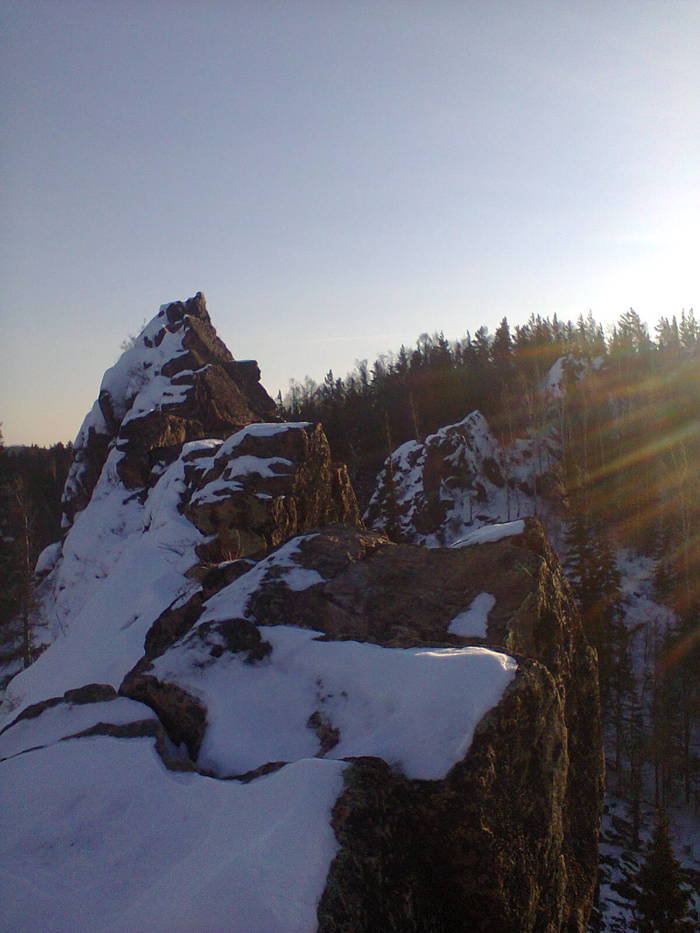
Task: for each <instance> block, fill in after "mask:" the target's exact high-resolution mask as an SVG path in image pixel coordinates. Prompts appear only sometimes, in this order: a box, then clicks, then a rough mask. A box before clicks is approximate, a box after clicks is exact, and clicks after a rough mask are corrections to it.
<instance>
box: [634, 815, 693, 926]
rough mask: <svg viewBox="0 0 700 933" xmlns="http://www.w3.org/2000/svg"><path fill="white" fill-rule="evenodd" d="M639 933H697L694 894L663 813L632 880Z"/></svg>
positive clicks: (657, 816) (658, 816)
mask: <svg viewBox="0 0 700 933" xmlns="http://www.w3.org/2000/svg"><path fill="white" fill-rule="evenodd" d="M630 880H631V882H632V898H633V903H634V913H635V929H636V930H638V931H639V933H685V931H691V930H697V926H696V924H695V923H694V922H693V921H692V920H691V919H690V918H689V916H688V904H689V902H690V894H689V892H688V891H687V890H686V889H685V887H684V884H683V871H682V869H681V866H680V863H679V862H678V859H677V858H676V857H675V855H674V853H673V848H672V847H671V840H670V839H669V835H668V820H667V818H666V814H665V812H664V810H663V809H661V808H659V810H658V811H657V814H656V826H655V828H654V835H653V837H652V839H651V842H650V843H649V847H648V850H647V855H646V858H645V860H644V863H643V864H642V867H641V868H640V869H639V871H638V872H637V873H636V874H635V875H634V876H633V877H632V878H631V879H630Z"/></svg>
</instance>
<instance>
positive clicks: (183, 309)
mask: <svg viewBox="0 0 700 933" xmlns="http://www.w3.org/2000/svg"><path fill="white" fill-rule="evenodd" d="M259 380H260V370H259V369H258V366H257V363H255V362H254V361H243V362H238V361H236V360H234V359H233V357H232V356H231V354H230V352H229V351H228V349H227V348H226V346H225V344H224V343H223V342H222V341H221V340H220V339H219V337H218V336H217V334H216V331H215V329H214V327H213V326H212V323H211V320H210V318H209V314H208V312H207V308H206V302H205V299H204V295H202V293H201V292H198V293H197V294H196V295H195V296H194V298H190V299H188V300H187V301H184V302H182V301H176V302H172V303H171V304H168V305H164V306H163V307H162V308H161V310H160V311H159V313H158V314H157V315H156V317H155V318H154V319H153V320H152V321H151V322H150V324H148V325H147V327H146V328H144V330H143V332H142V333H141V335H140V336H139V337H138V338H137V340H136V342H135V345H134V346H133V347H131V348H130V349H128V350H127V351H125V353H124V354H123V355H122V357H121V358H120V360H119V361H118V362H117V364H115V366H113V367H112V369H110V370H108V371H107V373H106V374H105V377H104V379H103V382H102V387H101V389H100V394H99V397H98V400H97V402H96V403H95V405H94V406H93V410H92V412H91V413H90V414H89V415H88V417H87V418H86V419H85V422H84V423H83V426H82V428H81V430H80V432H79V434H78V437H77V438H76V442H75V454H74V464H73V467H72V469H71V474H70V476H69V478H68V482H67V483H66V489H65V492H64V498H63V507H64V512H65V514H66V516H67V519H68V520H69V521H72V519H73V517H74V516H75V514H76V513H77V512H79V511H80V510H81V509H83V508H85V506H86V505H87V504H88V502H89V500H90V496H91V494H92V491H93V489H94V488H95V484H96V483H97V480H98V478H99V475H100V472H101V470H102V467H103V465H104V462H105V459H106V456H107V452H108V448H109V447H110V445H111V444H112V443H113V442H116V445H117V448H118V449H119V450H120V451H122V452H123V454H124V456H123V457H122V459H121V461H120V463H119V466H118V471H119V475H120V477H121V479H122V481H123V482H124V485H125V486H127V488H131V489H136V488H138V487H142V486H145V485H147V484H148V482H149V478H150V473H151V469H152V468H153V466H154V465H155V464H157V463H158V462H164V463H167V462H170V461H171V460H172V459H173V458H174V456H176V455H177V453H178V452H179V449H180V447H181V445H182V444H183V443H185V442H186V441H191V440H195V439H198V438H204V437H226V436H227V435H228V434H231V433H232V432H233V431H235V430H237V429H239V428H241V427H243V426H244V425H246V424H251V423H253V422H258V421H277V420H278V418H277V416H276V414H275V403H274V401H273V400H272V399H271V398H270V396H269V395H268V394H267V392H266V391H265V390H264V389H263V388H262V386H261V385H260V382H259Z"/></svg>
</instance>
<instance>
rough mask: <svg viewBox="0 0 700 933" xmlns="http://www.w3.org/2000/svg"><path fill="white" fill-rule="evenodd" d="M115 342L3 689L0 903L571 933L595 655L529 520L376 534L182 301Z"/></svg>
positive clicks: (363, 930) (253, 921)
mask: <svg viewBox="0 0 700 933" xmlns="http://www.w3.org/2000/svg"><path fill="white" fill-rule="evenodd" d="M156 341H158V342H156ZM149 342H150V343H149ZM137 348H138V353H136V354H134V351H133V349H132V350H129V351H127V352H126V354H125V357H123V358H122V360H121V361H120V362H119V363H118V364H117V365H116V366H115V367H114V368H113V370H111V371H110V373H108V374H107V376H106V377H105V381H104V382H103V391H102V392H101V402H99V403H98V405H97V408H96V409H93V412H92V413H91V415H90V416H88V419H86V423H85V424H86V425H87V427H86V426H85V425H84V426H83V429H82V430H81V437H82V446H81V447H80V451H81V452H82V453H81V454H80V456H78V457H77V459H76V464H77V465H76V468H75V471H74V473H73V475H72V477H71V479H70V480H69V483H68V485H67V491H66V503H67V509H68V515H69V520H68V523H69V525H70V527H69V530H68V531H67V534H66V537H65V539H64V541H63V542H62V544H61V545H60V546H59V547H58V548H54V549H53V550H52V552H51V554H50V555H47V556H45V558H44V559H43V560H42V562H41V569H42V572H43V574H44V579H43V582H42V584H41V588H40V599H41V607H42V614H43V619H44V624H45V628H46V632H47V638H46V640H47V641H51V639H53V643H52V644H51V645H50V647H48V648H47V650H46V651H45V652H44V654H43V655H42V656H41V657H40V658H39V659H38V660H37V661H36V662H35V664H34V665H32V667H30V668H28V669H27V670H26V671H24V672H23V673H22V674H21V675H19V676H18V677H17V678H15V680H14V681H13V682H12V684H11V685H10V690H9V692H8V697H7V700H6V704H5V709H6V716H5V723H6V724H5V727H4V729H3V731H2V732H0V759H2V761H1V763H0V771H1V772H4V775H3V777H2V778H0V779H2V780H3V782H4V786H6V787H8V788H14V790H13V791H12V794H11V795H10V796H11V800H10V801H9V804H8V805H7V806H5V807H4V808H2V810H0V853H1V855H0V858H1V859H2V861H3V863H4V864H6V865H12V866H13V867H12V876H11V878H10V876H7V877H8V879H9V880H7V881H6V882H5V881H4V882H2V884H3V886H4V890H2V891H0V896H2V897H3V900H4V902H5V904H6V905H8V910H7V916H8V922H9V923H10V925H11V928H12V929H26V930H42V929H48V928H51V929H56V930H63V929H65V930H69V929H76V928H78V927H81V926H82V927H83V928H88V927H89V928H90V929H94V930H105V931H106V930H108V929H114V930H117V929H118V930H122V931H124V930H134V931H135V930H139V929H149V930H163V931H165V930H173V929H198V930H204V931H215V930H216V931H228V930H230V931H232V933H233V931H237V933H242V931H245V933H271V931H275V933H292V931H294V933H297V931H302V930H308V931H312V930H318V931H323V933H341V931H343V933H346V931H347V933H350V931H352V933H374V931H377V930H382V931H385V930H386V931H397V933H398V931H401V933H404V931H405V933H410V931H415V933H418V931H424V933H429V931H445V933H447V931H450V933H452V931H454V933H457V931H461V930H465V929H469V930H472V929H473V930H483V931H493V933H528V931H533V933H534V931H538V933H539V931H547V933H564V931H566V933H583V931H584V930H585V929H586V923H587V917H588V913H589V911H590V906H591V902H592V897H593V892H594V887H595V880H596V871H597V849H596V840H597V825H598V817H599V808H600V798H601V791H602V766H601V759H600V735H599V720H598V703H597V681H596V665H595V658H594V655H593V653H592V652H591V650H590V649H589V648H588V646H587V645H586V643H585V639H584V636H583V633H582V630H581V624H580V620H579V618H578V615H577V612H576V609H575V607H574V604H573V602H572V600H571V597H570V594H569V591H568V588H567V585H566V583H565V581H564V579H563V577H562V574H561V570H560V567H559V564H558V561H557V558H556V556H555V554H554V553H553V551H552V550H551V548H550V547H549V544H548V543H547V541H546V539H545V537H544V535H543V533H542V529H541V527H540V526H539V524H538V522H537V521H536V520H533V519H527V520H526V521H517V522H512V523H510V524H506V525H490V526H488V527H486V528H482V529H481V530H480V531H478V532H477V533H476V534H473V535H472V536H471V537H469V538H467V539H465V540H464V541H463V542H462V546H455V547H452V548H440V547H437V548H426V547H424V546H419V545H418V544H409V543H398V544H397V543H394V542H392V541H390V540H389V539H388V538H387V537H386V536H385V535H384V534H383V533H381V531H377V530H374V531H372V530H367V529H365V528H364V527H363V526H362V523H361V522H360V520H359V517H358V512H357V505H356V502H355V498H354V494H353V492H352V488H351V486H350V483H349V481H348V478H347V473H346V471H345V469H344V467H342V466H341V465H337V464H333V463H332V462H331V459H330V453H329V449H328V444H327V441H326V439H325V436H324V434H323V430H322V427H321V426H319V425H312V424H307V423H301V424H280V423H277V422H274V421H273V420H272V419H273V418H274V412H273V409H272V408H271V407H270V405H269V398H268V397H267V396H266V395H265V393H264V391H263V390H262V389H261V388H260V387H259V385H258V382H257V368H256V367H255V365H254V364H235V363H234V362H233V361H232V359H231V358H230V354H229V353H228V351H227V350H226V349H225V347H223V345H222V344H221V343H220V342H219V341H218V338H216V336H215V333H214V331H213V328H211V325H210V322H209V318H208V316H207V314H206V310H205V309H204V304H203V299H201V296H197V297H196V298H195V299H191V300H190V301H189V302H186V303H184V304H180V303H177V304H175V305H169V306H168V307H167V308H164V309H161V312H160V313H159V315H158V316H157V317H156V318H155V319H154V321H153V322H151V324H149V325H148V326H147V327H146V329H145V330H144V333H143V334H142V335H141V337H140V338H139V342H138V343H137ZM155 351H158V354H157V358H156V356H154V355H153V354H154V353H155ZM137 357H138V360H140V362H139V364H138V366H136V364H135V363H134V360H136V358H137ZM144 359H145V362H147V363H150V365H149V366H147V367H144V365H143V364H144ZM144 369H145V371H146V373H147V376H146V381H143V372H144ZM135 373H136V374H137V375H135ZM117 376H118V378H117ZM184 386H187V388H186V389H183V387H184ZM266 400H267V401H266ZM263 419H264V420H263ZM471 422H474V423H471ZM471 422H470V426H469V427H468V430H467V426H465V424H464V423H463V424H462V426H458V428H459V429H460V431H461V434H460V437H461V438H462V441H461V442H460V443H462V442H464V440H465V437H467V436H469V431H471V432H472V435H473V433H474V430H475V428H477V427H478V425H476V423H475V419H474V418H472V419H471ZM465 432H466V433H465ZM446 433H447V434H449V432H446ZM453 433H454V432H453ZM457 433H459V432H457ZM433 446H435V444H433ZM426 447H427V448H430V447H431V444H430V443H429V442H426ZM455 449H456V448H455ZM443 453H444V451H443ZM453 453H454V451H453ZM482 453H483V450H482ZM419 456H423V454H420V455H419ZM431 456H432V455H431V454H430V452H429V451H428V452H427V453H425V457H424V461H422V462H423V463H424V465H423V474H422V475H423V476H427V475H430V473H431V470H430V469H427V468H426V467H425V463H427V462H428V461H429V460H430V458H431ZM480 456H481V455H480ZM435 459H436V458H435V457H433V461H431V462H434V461H435ZM456 459H457V458H453V460H455V461H456ZM487 459H488V458H487V457H486V456H481V459H480V460H479V461H478V462H475V463H474V464H473V465H472V466H471V467H469V469H470V470H471V474H470V475H471V480H470V482H471V483H472V488H473V489H475V490H478V489H479V488H483V489H484V490H486V498H487V500H488V501H490V500H489V490H490V489H491V486H493V488H494V489H502V488H503V487H502V486H499V482H500V481H501V480H502V481H503V483H507V482H508V480H507V479H504V474H503V469H502V464H499V461H498V458H497V457H494V458H493V460H494V462H493V464H491V463H490V462H487ZM100 460H101V461H102V462H101V464H100ZM414 465H415V464H414ZM462 466H463V464H462ZM441 469H442V468H437V472H438V473H440V470H441ZM488 484H491V485H488ZM443 486H444V477H443V478H442V479H441V480H440V481H439V482H437V484H436V485H434V488H435V489H439V488H442V487H443ZM448 488H449V486H448ZM511 488H512V487H511ZM524 494H525V493H523V495H524ZM436 501H437V500H436ZM454 501H456V498H455V500H454ZM411 508H412V507H411ZM430 508H432V506H429V507H428V511H430ZM409 511H410V509H409V510H407V513H406V514H407V515H408V514H409ZM410 514H411V515H414V514H417V513H416V512H415V510H414V511H413V512H410ZM445 514H446V513H445ZM484 516H485V517H487V513H486V512H484ZM438 517H439V516H438V515H437V512H436V513H435V516H433V519H434V520H437V518H438ZM443 518H444V516H443ZM433 519H431V521H433ZM408 527H409V526H408V524H407V523H405V525H404V530H405V531H407V530H408ZM431 527H432V526H431ZM437 527H438V526H437V525H435V528H436V529H437ZM427 528H428V526H427V525H426V529H427ZM462 530H464V527H462ZM436 533H437V532H436V531H429V530H425V531H423V532H419V534H423V535H425V536H429V535H430V534H436ZM406 536H408V535H406ZM52 627H53V628H52ZM86 685H87V686H86ZM47 852H53V853H55V855H53V856H51V857H47V855H46V853H47ZM17 878H21V879H22V883H21V884H17V883H16V879H17Z"/></svg>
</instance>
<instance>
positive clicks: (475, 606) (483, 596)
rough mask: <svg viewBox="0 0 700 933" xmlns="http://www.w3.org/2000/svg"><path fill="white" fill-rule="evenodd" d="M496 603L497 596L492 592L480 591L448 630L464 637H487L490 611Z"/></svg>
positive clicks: (455, 618) (453, 620) (451, 623)
mask: <svg viewBox="0 0 700 933" xmlns="http://www.w3.org/2000/svg"><path fill="white" fill-rule="evenodd" d="M495 605H496V597H495V596H492V595H491V593H479V595H478V596H476V597H475V598H474V599H473V600H472V601H471V603H470V605H469V608H468V609H466V610H465V611H464V612H460V613H459V615H456V616H455V617H454V619H452V621H451V622H450V624H449V626H448V627H447V631H448V632H451V633H452V634H453V635H462V636H463V637H469V636H472V637H474V638H486V634H487V627H488V617H489V612H491V610H492V609H493V607H494V606H495Z"/></svg>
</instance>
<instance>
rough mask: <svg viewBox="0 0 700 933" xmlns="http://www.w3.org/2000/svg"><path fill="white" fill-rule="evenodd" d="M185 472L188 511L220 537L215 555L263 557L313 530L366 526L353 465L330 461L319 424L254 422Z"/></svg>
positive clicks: (205, 531)
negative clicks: (352, 475) (354, 483)
mask: <svg viewBox="0 0 700 933" xmlns="http://www.w3.org/2000/svg"><path fill="white" fill-rule="evenodd" d="M187 475H188V481H189V485H190V488H191V494H190V497H189V502H188V504H187V506H186V508H185V514H186V515H187V517H188V518H189V519H190V521H191V522H192V524H193V525H195V527H197V528H198V529H199V530H200V531H201V532H202V533H203V534H205V535H212V536H215V543H213V544H212V546H211V547H210V548H209V550H208V553H207V557H208V558H209V560H212V559H216V560H218V561H222V560H235V559H237V558H240V557H245V556H247V555H249V554H257V555H262V554H264V553H265V552H266V551H267V550H269V549H270V548H272V547H276V546H277V545H278V544H282V543H283V542H284V541H286V540H287V539H289V538H291V537H293V536H294V535H297V534H300V533H301V532H303V531H306V530H307V529H309V528H316V527H319V526H321V525H327V524H329V523H332V522H348V523H350V524H353V525H357V524H359V523H360V516H359V512H358V508H357V502H356V500H355V494H354V492H353V490H352V486H351V484H350V481H349V478H348V475H347V470H346V468H345V466H344V464H334V463H332V462H331V455H330V448H329V446H328V441H327V439H326V436H325V434H324V432H323V428H322V427H321V425H320V424H310V423H306V422H304V423H300V424H281V425H270V426H267V425H255V426H252V427H249V428H247V429H245V430H243V431H240V432H238V433H237V434H234V435H233V436H232V437H230V438H228V440H227V441H226V442H225V443H224V444H223V445H222V446H221V448H220V449H219V450H218V451H217V452H216V454H215V455H214V457H209V458H207V457H200V458H198V459H194V460H192V461H190V463H189V464H188V468H187Z"/></svg>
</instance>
